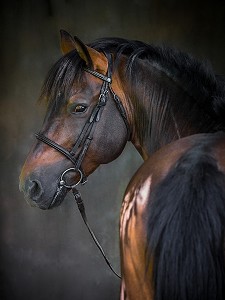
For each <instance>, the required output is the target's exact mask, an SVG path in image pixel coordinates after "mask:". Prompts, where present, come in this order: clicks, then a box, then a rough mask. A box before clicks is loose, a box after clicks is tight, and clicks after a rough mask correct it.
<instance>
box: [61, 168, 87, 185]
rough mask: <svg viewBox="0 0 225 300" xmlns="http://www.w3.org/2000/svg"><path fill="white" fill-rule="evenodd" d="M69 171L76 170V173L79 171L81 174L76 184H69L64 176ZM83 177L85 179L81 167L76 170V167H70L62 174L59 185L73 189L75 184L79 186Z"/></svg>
mask: <svg viewBox="0 0 225 300" xmlns="http://www.w3.org/2000/svg"><path fill="white" fill-rule="evenodd" d="M68 172H75V173H78V174H79V176H80V178H79V180H78V181H77V182H76V183H75V184H67V183H66V180H65V179H64V176H65V175H66V174H67V173H68ZM82 179H83V174H82V172H81V170H80V169H78V170H76V169H75V168H69V169H66V170H65V171H64V172H63V173H62V174H61V176H60V180H59V185H60V186H65V187H66V188H68V189H72V188H74V187H75V186H77V185H78V184H80V183H81V181H82Z"/></svg>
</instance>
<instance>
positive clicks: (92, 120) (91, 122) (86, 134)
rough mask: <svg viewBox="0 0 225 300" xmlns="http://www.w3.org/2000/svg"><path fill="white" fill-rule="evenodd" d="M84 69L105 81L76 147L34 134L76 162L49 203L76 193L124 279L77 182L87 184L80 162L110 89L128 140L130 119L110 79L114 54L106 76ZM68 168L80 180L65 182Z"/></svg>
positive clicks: (102, 252)
mask: <svg viewBox="0 0 225 300" xmlns="http://www.w3.org/2000/svg"><path fill="white" fill-rule="evenodd" d="M84 71H86V72H88V73H89V74H91V75H93V76H95V77H97V78H99V79H101V80H102V81H103V84H102V86H101V90H100V95H99V99H98V102H97V104H96V105H95V107H94V108H93V110H92V113H91V115H90V117H89V118H88V119H87V121H86V123H85V125H84V126H83V128H82V130H81V132H80V134H79V136H78V138H77V140H76V142H75V144H74V146H73V148H72V149H71V150H70V151H68V150H67V149H66V148H64V147H62V146H61V145H59V144H57V143H56V142H54V141H52V140H51V139H49V138H48V137H46V136H45V135H43V134H41V133H37V134H35V136H36V138H37V139H38V140H40V141H41V142H43V143H45V144H47V145H48V146H50V147H52V148H54V149H55V150H57V151H59V152H60V153H62V154H63V155H64V156H66V158H68V159H69V160H70V161H71V162H72V163H73V165H74V167H73V168H68V169H66V170H65V171H64V172H63V173H62V174H61V176H60V180H59V185H58V187H57V191H56V194H55V197H54V199H53V200H52V202H51V204H50V207H51V206H53V204H54V203H55V201H56V200H57V197H60V195H61V194H62V193H63V192H64V191H65V190H66V189H69V190H72V193H73V195H74V199H75V200H76V203H77V206H78V209H79V211H80V214H81V216H82V219H83V221H84V223H85V225H86V227H87V229H88V231H89V233H90V234H91V237H92V239H93V240H94V242H95V244H96V246H97V247H98V249H99V250H100V252H101V254H102V256H103V257H104V259H105V262H106V263H107V265H108V266H109V268H110V269H111V271H112V272H113V273H114V274H115V275H116V276H117V277H119V278H120V279H121V276H120V275H118V274H117V273H116V272H115V271H114V269H113V267H112V266H111V264H110V262H109V260H108V258H107V257H106V255H105V252H104V250H103V248H102V247H101V245H100V244H99V242H98V240H97V238H96V236H95V234H94V232H93V231H92V229H91V228H90V226H89V224H88V221H87V217H86V212H85V206H84V203H83V200H82V198H81V194H80V192H78V190H77V189H76V186H77V185H79V184H80V183H81V184H85V183H86V182H87V177H86V175H85V173H84V171H83V170H82V167H81V164H82V162H83V159H84V157H85V154H86V152H87V150H88V148H89V146H90V143H91V141H92V139H93V134H94V130H95V126H96V124H97V122H99V120H100V118H101V114H102V111H103V109H104V107H105V105H106V103H107V100H108V95H109V92H110V93H111V94H112V96H113V100H114V101H115V104H116V106H117V108H118V110H119V112H120V114H121V117H122V118H123V120H124V123H125V125H126V128H127V137H128V140H129V137H130V129H129V123H128V120H127V116H126V111H125V109H124V107H123V105H122V103H121V101H120V99H119V97H118V96H117V95H116V94H115V93H114V91H113V89H112V87H111V83H112V79H111V76H112V58H111V56H110V57H108V72H107V76H105V75H103V74H101V73H98V72H97V71H93V70H90V69H88V68H84ZM80 147H81V150H80V151H79V153H78V154H77V155H76V153H77V151H78V149H79V148H80ZM69 172H75V173H77V174H78V175H79V180H78V181H77V182H76V183H74V184H72V185H70V184H68V183H67V182H66V174H67V173H69Z"/></svg>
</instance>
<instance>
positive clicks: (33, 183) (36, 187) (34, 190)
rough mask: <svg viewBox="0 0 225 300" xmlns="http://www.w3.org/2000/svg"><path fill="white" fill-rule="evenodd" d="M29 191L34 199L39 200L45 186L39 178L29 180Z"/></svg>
mask: <svg viewBox="0 0 225 300" xmlns="http://www.w3.org/2000/svg"><path fill="white" fill-rule="evenodd" d="M27 193H28V195H29V197H30V198H31V199H32V200H33V201H35V202H36V201H38V199H40V197H41V195H42V194H43V188H42V185H41V182H40V181H39V180H30V179H29V180H28V185H27Z"/></svg>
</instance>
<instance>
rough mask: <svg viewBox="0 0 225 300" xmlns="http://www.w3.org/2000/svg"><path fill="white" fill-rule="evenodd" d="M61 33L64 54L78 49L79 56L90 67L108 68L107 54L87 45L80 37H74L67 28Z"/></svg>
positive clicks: (96, 68)
mask: <svg viewBox="0 0 225 300" xmlns="http://www.w3.org/2000/svg"><path fill="white" fill-rule="evenodd" d="M60 34H61V50H62V53H63V54H67V53H68V52H70V51H72V50H76V51H77V52H78V54H79V56H80V57H81V58H82V59H83V60H84V61H85V63H86V66H87V67H88V68H90V69H93V68H94V69H95V70H102V71H104V70H105V69H107V60H106V58H105V56H104V55H103V54H102V53H100V52H98V51H96V50H95V49H93V48H91V47H88V46H87V45H85V44H84V43H83V42H82V41H81V40H80V39H79V38H78V37H76V36H75V37H74V38H73V37H72V36H71V35H70V34H69V33H68V32H66V31H65V30H60Z"/></svg>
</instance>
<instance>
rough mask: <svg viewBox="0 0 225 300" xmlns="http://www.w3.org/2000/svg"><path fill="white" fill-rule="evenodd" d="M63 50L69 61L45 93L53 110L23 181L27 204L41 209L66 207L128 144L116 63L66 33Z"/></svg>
mask: <svg viewBox="0 0 225 300" xmlns="http://www.w3.org/2000/svg"><path fill="white" fill-rule="evenodd" d="M61 50H62V52H63V54H64V56H63V57H62V58H61V59H60V60H59V61H58V62H57V63H56V64H55V65H54V66H53V68H52V69H51V71H50V72H49V75H48V76H47V79H46V81H45V84H44V87H43V92H42V97H41V98H42V99H45V101H46V102H47V104H48V106H47V113H46V116H45V119H44V123H43V127H42V129H41V131H40V132H39V133H38V134H37V135H36V137H37V139H38V140H37V142H36V143H35V144H34V145H33V147H32V149H31V151H30V153H29V155H28V157H27V159H26V162H25V164H24V166H23V169H22V172H21V175H20V189H21V190H22V191H23V192H24V194H25V197H26V199H27V200H28V201H29V203H30V204H32V205H33V206H38V207H40V208H42V209H48V208H51V207H54V206H58V205H59V204H61V202H62V201H63V199H64V198H65V196H66V193H67V192H68V190H69V189H70V188H71V187H72V186H75V185H77V184H78V183H80V182H81V183H84V182H85V181H86V180H85V179H86V176H88V175H90V174H91V173H92V172H93V171H94V170H95V169H96V168H97V167H98V166H99V165H100V164H106V163H109V162H110V161H112V160H114V159H115V158H117V157H118V156H119V155H120V154H121V152H122V150H123V149H124V146H125V144H126V142H127V139H128V132H127V131H128V130H129V129H128V122H127V118H126V113H125V109H124V108H123V105H122V103H121V102H120V99H119V97H118V96H117V95H116V93H115V92H117V90H118V86H117V84H116V82H117V80H116V78H115V75H113V76H114V77H112V59H111V57H106V56H105V55H104V54H103V53H100V52H98V51H96V50H95V49H93V48H91V47H88V46H86V45H85V44H84V43H82V42H81V41H80V40H79V39H78V38H77V37H74V38H73V37H72V36H71V35H69V34H68V33H67V32H65V31H61ZM114 79H115V84H114V85H113V83H112V82H113V81H114ZM62 182H63V185H62ZM60 184H61V186H60ZM65 186H66V187H67V188H65ZM62 187H63V188H62Z"/></svg>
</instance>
